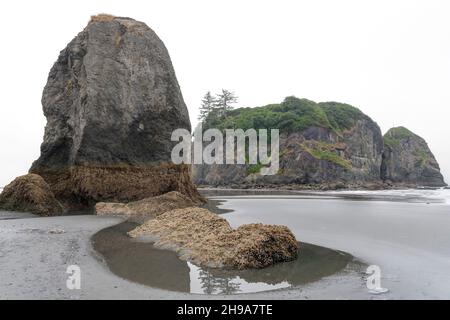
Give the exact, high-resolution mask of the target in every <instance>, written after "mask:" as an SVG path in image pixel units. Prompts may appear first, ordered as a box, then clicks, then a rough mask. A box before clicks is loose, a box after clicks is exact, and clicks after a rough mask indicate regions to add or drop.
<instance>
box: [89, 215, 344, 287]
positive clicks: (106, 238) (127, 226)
mask: <svg viewBox="0 0 450 320" xmlns="http://www.w3.org/2000/svg"><path fill="white" fill-rule="evenodd" d="M135 226H136V224H133V223H128V222H125V223H122V224H119V225H117V226H114V227H110V228H107V229H104V230H102V231H100V232H98V233H97V234H95V235H94V236H93V238H92V242H93V246H94V248H95V250H97V252H99V253H100V254H102V256H103V257H104V259H105V261H106V263H107V264H108V266H109V268H110V269H111V271H112V272H113V273H115V274H116V275H118V276H120V277H122V278H125V279H128V280H130V281H133V282H137V283H141V284H144V285H148V286H151V287H157V288H161V289H166V290H171V291H181V292H191V293H202V294H233V293H245V292H259V291H267V290H274V289H281V288H287V287H291V286H298V285H302V284H306V283H309V282H313V281H317V280H319V279H321V278H323V277H325V276H328V275H331V274H334V273H336V272H338V271H340V270H343V269H344V268H345V267H346V266H347V264H348V263H349V262H350V261H352V256H351V255H349V254H346V253H343V252H340V251H335V250H330V249H327V248H323V247H319V246H314V245H310V244H305V243H302V244H301V246H300V252H299V259H297V260H296V261H291V262H285V263H280V264H277V265H275V266H272V267H268V268H264V269H257V270H255V269H251V270H241V271H236V270H223V269H211V268H202V267H198V266H196V265H193V264H191V263H189V262H185V261H182V260H180V259H179V258H178V256H177V255H176V253H175V252H172V251H167V250H159V249H156V248H154V247H153V245H152V244H151V243H144V242H138V241H136V240H133V239H131V238H129V237H128V236H127V235H126V232H127V231H129V230H131V229H133V228H134V227H135Z"/></svg>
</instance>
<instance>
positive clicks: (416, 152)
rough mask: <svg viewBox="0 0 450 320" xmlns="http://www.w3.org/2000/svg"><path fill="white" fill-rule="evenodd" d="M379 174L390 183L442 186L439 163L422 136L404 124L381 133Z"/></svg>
mask: <svg viewBox="0 0 450 320" xmlns="http://www.w3.org/2000/svg"><path fill="white" fill-rule="evenodd" d="M384 145H385V148H384V152H383V162H382V166H381V178H382V179H383V180H385V181H391V182H393V183H406V184H414V185H422V186H431V187H442V186H445V185H446V184H445V182H444V178H443V176H442V174H441V173H440V169H439V164H438V163H437V161H436V159H435V158H434V155H433V153H432V152H431V150H430V148H429V147H428V145H427V143H426V142H425V140H424V139H422V138H421V137H419V136H418V135H416V134H414V133H412V132H411V131H409V130H408V129H406V128H404V127H397V128H392V129H390V130H389V131H388V132H387V133H386V134H385V135H384Z"/></svg>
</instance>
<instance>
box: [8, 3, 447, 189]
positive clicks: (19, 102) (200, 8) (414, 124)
mask: <svg viewBox="0 0 450 320" xmlns="http://www.w3.org/2000/svg"><path fill="white" fill-rule="evenodd" d="M0 12H1V13H2V17H1V19H0V28H1V30H2V37H1V50H0V63H1V73H0V85H1V105H0V134H1V139H0V150H1V157H0V186H2V185H5V184H7V183H9V182H10V181H11V180H12V179H13V178H15V177H16V176H18V175H21V174H25V173H26V172H27V171H28V169H29V167H30V166H31V163H32V161H33V160H35V159H37V158H38V156H39V147H40V144H41V142H42V138H43V133H44V126H45V118H44V116H43V114H42V107H41V103H40V101H41V95H42V90H43V87H44V85H45V83H46V80H47V76H48V72H49V70H50V68H51V66H52V65H53V63H54V62H55V61H56V58H57V57H58V53H59V51H60V50H62V49H63V48H64V47H65V46H66V44H67V43H68V42H69V41H70V40H71V39H72V38H73V37H74V36H75V35H76V34H77V33H78V32H79V31H81V30H82V29H83V28H84V27H85V25H86V24H87V22H88V20H89V17H90V16H91V15H93V14H97V13H110V14H113V15H117V16H128V17H132V18H134V19H137V20H140V21H143V22H145V23H147V24H148V25H149V26H150V27H151V28H152V29H153V30H155V31H156V33H157V34H158V35H159V36H160V38H161V39H162V40H163V41H164V43H165V44H166V47H167V48H168V50H169V53H170V55H171V58H172V62H173V64H174V67H175V71H176V74H177V77H178V81H179V83H180V86H181V90H182V92H183V96H184V99H185V101H186V104H187V105H188V108H189V112H190V116H191V121H192V122H193V124H194V125H195V123H196V118H197V115H198V112H197V109H198V106H199V102H200V100H201V98H202V96H203V95H204V93H205V92H206V91H208V90H211V91H212V92H216V91H219V90H220V89H221V88H227V89H229V90H232V91H235V92H236V94H237V95H238V96H239V98H240V99H239V104H238V106H245V107H253V106H260V105H265V104H269V103H276V102H280V101H282V100H283V98H284V97H286V96H288V95H295V96H297V97H300V98H308V99H311V100H314V101H317V102H319V101H339V102H345V103H349V104H352V105H354V106H356V107H358V108H360V109H361V110H362V111H363V112H365V113H366V114H368V115H369V116H371V117H372V118H373V119H374V120H375V121H377V122H378V124H379V125H380V127H381V129H382V131H383V133H384V132H385V131H386V130H388V129H389V128H390V127H392V126H393V125H395V126H398V125H403V126H406V127H408V128H409V129H411V130H412V131H414V132H415V133H417V134H419V135H421V136H422V137H423V138H425V139H426V140H427V142H428V143H429V145H430V147H431V149H432V151H433V152H434V154H435V156H436V158H437V160H438V162H439V163H440V165H441V169H442V171H443V173H444V175H445V177H446V180H447V182H449V181H450V147H449V145H450V122H449V119H448V117H449V115H450V111H449V107H450V106H449V103H450V18H449V17H450V1H447V0H442V1H438V0H422V1H412V0H408V1H399V0H396V1H392V0H390V1H380V0H378V1H363V0H354V1H350V0H348V1H347V0H339V1H338V0H329V1H325V0H323V1H320V0H314V1H313V0H309V1H299V0H296V1H281V0H276V1H261V0H259V1H249V0H246V1H243V0H239V1H231V0H224V1H216V0H204V1H195V0H189V1H186V0H184V1H168V0H163V1H152V0H146V1H142V0H136V1H133V0H127V1H123V0H120V1H116V0H105V1H95V0H89V1H81V0H78V1H76V2H62V1H45V0H39V1H31V0H30V1H20V0H16V1H1V2H0Z"/></svg>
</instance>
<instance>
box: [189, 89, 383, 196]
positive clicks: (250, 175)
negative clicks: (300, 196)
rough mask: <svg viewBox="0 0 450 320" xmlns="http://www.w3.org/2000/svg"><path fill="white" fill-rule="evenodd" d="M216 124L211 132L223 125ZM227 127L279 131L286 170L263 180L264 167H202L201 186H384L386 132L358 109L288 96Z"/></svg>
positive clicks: (239, 113) (236, 117)
mask: <svg viewBox="0 0 450 320" xmlns="http://www.w3.org/2000/svg"><path fill="white" fill-rule="evenodd" d="M207 122H208V119H207ZM211 122H212V123H211V124H209V123H206V127H208V126H214V125H217V123H214V121H211ZM219 126H220V125H219ZM224 126H225V127H227V126H229V127H237V128H242V126H243V127H244V128H243V129H244V130H246V129H247V128H251V127H252V126H254V127H255V128H269V129H270V128H279V129H280V170H279V172H278V174H276V175H272V176H262V175H260V174H259V170H260V166H258V165H239V166H238V165H213V166H206V165H196V166H194V170H193V175H194V180H195V182H197V183H198V184H205V185H233V184H237V185H240V186H243V185H248V186H255V185H262V186H271V185H274V186H276V185H289V184H293V185H294V184H295V185H319V184H321V185H324V184H328V185H329V186H330V187H331V188H333V187H337V186H340V185H342V186H344V185H345V186H348V185H353V186H354V187H358V186H361V185H368V184H373V183H380V167H381V158H382V152H383V138H382V134H381V131H380V128H379V127H378V125H377V124H376V123H375V122H374V121H373V120H372V119H370V118H369V117H368V116H366V115H365V114H363V113H362V112H361V111H359V110H358V109H356V108H354V107H352V106H349V105H346V104H340V103H334V102H330V103H314V102H312V101H308V100H305V99H297V98H295V97H288V98H286V99H285V101H284V102H283V103H281V104H279V105H269V106H266V107H260V108H252V109H241V110H234V111H233V113H231V114H230V116H229V117H228V118H227V120H226V121H225V122H224Z"/></svg>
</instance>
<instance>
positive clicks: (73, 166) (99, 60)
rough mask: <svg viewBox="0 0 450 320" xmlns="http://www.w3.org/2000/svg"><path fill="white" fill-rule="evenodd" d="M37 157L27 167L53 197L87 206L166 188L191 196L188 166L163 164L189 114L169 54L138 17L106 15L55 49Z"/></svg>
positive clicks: (191, 188)
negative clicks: (173, 140) (174, 136)
mask: <svg viewBox="0 0 450 320" xmlns="http://www.w3.org/2000/svg"><path fill="white" fill-rule="evenodd" d="M42 105H43V110H44V114H45V116H46V118H47V126H46V128H45V136H44V142H43V143H42V146H41V156H40V158H39V159H38V160H37V161H35V162H34V163H33V165H32V167H31V169H30V172H32V173H36V174H39V175H41V176H42V177H43V178H44V179H45V180H46V182H47V183H49V185H50V187H51V188H52V191H53V192H54V193H55V196H56V197H57V198H62V199H63V200H64V202H69V203H81V204H82V205H86V204H88V205H92V204H93V203H95V202H97V201H102V200H116V201H131V200H138V199H140V198H145V197H149V196H155V195H159V194H162V193H165V192H168V191H174V190H176V191H180V192H182V193H184V194H187V195H189V196H190V197H194V198H196V197H198V194H197V191H196V189H195V187H194V186H193V185H192V183H191V181H190V176H189V175H190V173H189V168H188V167H186V166H175V165H171V164H169V161H170V153H171V150H172V146H173V143H172V142H171V141H170V137H171V133H172V131H173V130H175V129H177V128H186V129H188V130H190V122H189V115H188V111H187V108H186V105H185V103H184V101H183V97H182V94H181V91H180V88H179V85H178V82H177V79H176V76H175V72H174V69H173V67H172V63H171V60H170V57H169V54H168V52H167V50H166V48H165V46H164V44H163V42H162V41H161V40H160V39H159V38H158V36H157V35H156V34H155V33H154V32H153V31H152V30H151V29H150V28H149V27H147V26H146V25H145V24H144V23H142V22H138V21H135V20H133V19H129V18H117V17H112V16H107V15H100V16H96V17H93V18H92V20H91V22H90V23H89V24H88V26H87V27H86V28H85V29H84V30H83V31H82V32H80V33H79V34H78V35H77V36H76V37H75V38H74V39H73V40H72V41H71V42H70V43H69V44H68V46H67V47H66V48H65V49H64V50H62V51H61V53H60V55H59V57H58V60H57V61H56V63H55V64H54V66H53V68H52V69H51V71H50V74H49V76H48V82H47V85H46V86H45V89H44V92H43V96H42Z"/></svg>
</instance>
